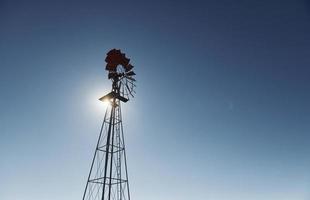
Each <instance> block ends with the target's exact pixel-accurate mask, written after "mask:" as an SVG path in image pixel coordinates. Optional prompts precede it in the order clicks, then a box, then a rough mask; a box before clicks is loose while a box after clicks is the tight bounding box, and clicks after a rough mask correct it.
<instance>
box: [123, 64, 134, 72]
mask: <svg viewBox="0 0 310 200" xmlns="http://www.w3.org/2000/svg"><path fill="white" fill-rule="evenodd" d="M124 67H125V70H126V72H129V71H130V70H132V69H133V68H134V66H133V65H131V64H128V65H125V66H124Z"/></svg>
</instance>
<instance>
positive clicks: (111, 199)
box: [83, 49, 136, 200]
mask: <svg viewBox="0 0 310 200" xmlns="http://www.w3.org/2000/svg"><path fill="white" fill-rule="evenodd" d="M105 61H106V62H107V65H106V70H107V71H108V72H109V74H108V78H109V79H111V80H112V91H111V92H110V93H109V94H107V95H105V96H103V97H101V98H100V99H99V100H101V101H108V102H109V104H110V106H109V107H108V108H107V110H106V113H105V117H104V120H103V123H102V126H101V130H100V134H99V138H98V142H97V146H96V150H95V154H94V157H93V161H92V164H91V169H90V172H89V176H88V180H87V184H86V187H85V191H84V195H83V200H130V193H129V183H128V172H127V161H126V152H125V141H124V134H123V125H122V113H121V102H127V101H128V100H129V98H130V97H133V94H134V93H135V91H134V87H135V81H136V80H135V79H134V78H133V76H134V75H136V74H135V73H134V72H133V70H132V69H133V66H132V65H131V64H129V61H130V59H128V58H126V56H125V54H123V53H122V52H121V51H120V50H116V49H112V50H110V51H109V52H108V53H107V57H106V59H105Z"/></svg>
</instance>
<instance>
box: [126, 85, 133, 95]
mask: <svg viewBox="0 0 310 200" xmlns="http://www.w3.org/2000/svg"><path fill="white" fill-rule="evenodd" d="M125 86H126V88H127V89H128V92H129V94H130V95H131V96H132V97H133V94H132V93H131V89H130V88H129V87H128V84H127V83H126V84H125Z"/></svg>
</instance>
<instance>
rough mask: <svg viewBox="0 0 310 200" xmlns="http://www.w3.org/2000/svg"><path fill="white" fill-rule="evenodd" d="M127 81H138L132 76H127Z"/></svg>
mask: <svg viewBox="0 0 310 200" xmlns="http://www.w3.org/2000/svg"><path fill="white" fill-rule="evenodd" d="M126 78H127V79H129V80H132V81H136V79H134V78H132V77H130V76H126Z"/></svg>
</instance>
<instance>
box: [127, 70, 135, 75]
mask: <svg viewBox="0 0 310 200" xmlns="http://www.w3.org/2000/svg"><path fill="white" fill-rule="evenodd" d="M134 75H136V73H135V72H134V71H130V72H127V73H126V76H134Z"/></svg>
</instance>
